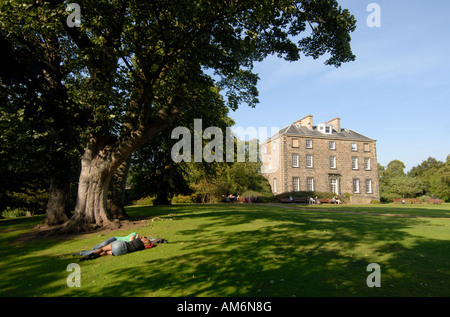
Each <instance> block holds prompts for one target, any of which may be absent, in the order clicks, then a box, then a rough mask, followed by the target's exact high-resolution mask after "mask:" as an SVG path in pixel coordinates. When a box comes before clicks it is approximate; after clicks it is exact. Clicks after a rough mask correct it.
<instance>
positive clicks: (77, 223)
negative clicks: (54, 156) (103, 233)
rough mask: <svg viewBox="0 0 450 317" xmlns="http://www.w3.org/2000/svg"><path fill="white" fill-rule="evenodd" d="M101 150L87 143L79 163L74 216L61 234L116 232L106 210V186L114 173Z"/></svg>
mask: <svg viewBox="0 0 450 317" xmlns="http://www.w3.org/2000/svg"><path fill="white" fill-rule="evenodd" d="M103 148H104V146H101V145H98V144H96V142H95V141H93V142H90V143H89V144H88V146H87V148H86V150H85V153H84V155H83V158H82V161H81V172H80V178H79V183H78V195H77V202H76V206H75V212H74V215H73V216H72V218H71V219H70V220H69V221H68V222H66V223H65V224H64V228H63V231H64V232H65V233H70V232H80V231H91V230H95V229H98V228H118V227H119V223H118V222H114V220H113V219H112V217H110V215H109V213H108V209H107V197H108V190H109V187H110V182H111V179H112V176H113V175H114V172H115V170H114V169H113V164H112V162H111V160H110V159H108V158H107V157H103V156H102V153H101V151H99V149H103Z"/></svg>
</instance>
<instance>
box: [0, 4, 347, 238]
mask: <svg viewBox="0 0 450 317" xmlns="http://www.w3.org/2000/svg"><path fill="white" fill-rule="evenodd" d="M67 4H68V2H67V1H57V0H47V1H40V0H37V1H35V0H33V1H8V2H6V3H4V4H2V6H3V7H2V10H4V12H6V13H5V14H4V15H3V16H2V19H3V18H5V15H7V14H15V15H17V16H16V17H15V18H16V20H15V21H14V22H12V19H10V21H11V23H7V24H4V25H3V26H4V27H5V28H4V32H5V34H6V37H8V36H10V34H12V33H14V32H15V31H16V30H17V29H18V28H19V29H20V28H21V27H22V28H24V29H27V30H29V31H30V33H31V34H35V35H36V37H37V38H38V39H39V40H40V41H41V42H42V43H43V44H44V45H48V44H52V43H53V45H50V46H49V49H51V50H54V51H53V55H54V56H60V57H62V58H61V60H60V62H59V64H58V65H55V66H59V67H55V69H52V71H54V74H55V76H56V75H61V77H56V78H57V79H58V80H59V81H57V82H56V84H58V85H59V84H62V87H60V88H61V90H60V91H59V92H58V96H57V98H55V99H56V100H64V98H66V96H65V95H66V94H67V99H66V100H71V101H73V102H74V104H75V105H76V106H73V105H72V104H71V103H68V104H65V105H64V106H61V107H58V109H68V110H69V109H70V110H71V111H72V110H74V109H79V114H73V115H72V116H73V117H77V116H78V117H79V116H81V115H80V114H83V116H82V117H83V118H85V120H84V123H85V129H84V134H83V135H82V136H81V137H80V138H79V140H80V142H82V143H81V144H83V148H84V152H83V154H82V158H81V171H80V176H79V181H78V194H77V202H76V206H75V211H74V215H73V216H72V218H71V219H70V220H69V221H68V222H67V223H66V225H65V230H67V231H78V230H89V229H95V228H98V227H107V226H111V225H114V222H113V221H112V217H111V215H110V213H109V211H108V204H107V198H108V191H109V189H110V184H111V181H112V179H113V177H114V175H115V173H116V171H117V170H118V169H119V167H120V166H122V165H123V164H124V163H126V162H127V161H128V160H129V158H130V156H131V154H132V153H133V152H134V151H135V150H137V149H138V148H139V147H141V146H142V145H143V144H145V143H146V142H147V141H148V140H149V139H151V138H152V137H154V136H155V135H157V134H158V133H160V132H161V131H163V130H164V129H166V128H167V127H169V126H170V124H171V122H173V120H174V119H175V118H176V116H177V115H178V114H180V113H183V112H184V111H188V110H186V109H193V108H194V109H200V108H201V107H202V106H204V104H203V103H202V102H201V101H202V100H201V98H200V95H201V94H202V92H206V91H210V90H211V88H212V87H215V86H218V87H220V88H222V89H223V91H224V94H225V98H226V101H225V104H226V105H227V106H228V107H230V108H231V109H236V108H237V107H238V106H239V104H241V103H247V104H249V105H251V106H254V105H255V104H256V103H257V102H258V100H257V95H258V92H257V89H256V85H257V79H258V76H257V74H255V73H254V72H253V71H252V68H253V63H254V62H255V61H261V60H263V59H264V58H265V57H267V56H268V55H271V54H276V55H278V56H279V57H282V58H284V59H286V60H288V61H295V60H298V59H299V58H300V56H301V55H306V56H312V57H313V58H318V57H319V56H321V55H324V54H327V56H328V59H327V60H326V64H328V65H335V66H340V65H341V63H344V62H349V61H352V60H354V55H353V54H352V52H351V49H350V33H351V32H352V31H353V30H354V28H355V19H354V17H353V16H352V15H351V14H350V13H349V12H348V11H347V10H343V9H342V8H341V7H340V6H339V5H338V3H337V1H335V0H314V1H311V0H297V1H293V0H275V1H273V0H260V1H254V0H211V1H208V0H207V1H184V0H183V1H181V0H170V1H169V0H151V1H143V0H109V1H106V0H94V1H92V0H90V1H86V0H83V1H77V4H78V5H79V7H80V14H81V26H80V27H73V25H72V24H71V23H67V16H68V13H67V12H66V11H65V10H66V6H67ZM36 12H38V13H39V15H36ZM9 18H11V16H9ZM33 18H37V19H39V20H38V21H39V24H36V23H31V24H30V23H29V21H30V19H33ZM305 31H306V32H308V33H304V32H305ZM67 52H70V54H69V53H67ZM68 68H69V69H68ZM42 72H43V70H42ZM212 74H214V77H212ZM45 75H46V74H45V73H44V76H45ZM217 78H219V79H217ZM62 96H64V98H61V97H62Z"/></svg>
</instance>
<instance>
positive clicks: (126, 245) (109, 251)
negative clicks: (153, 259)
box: [80, 236, 153, 261]
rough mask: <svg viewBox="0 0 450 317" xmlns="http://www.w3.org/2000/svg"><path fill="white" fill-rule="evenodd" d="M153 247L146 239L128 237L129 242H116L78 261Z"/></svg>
mask: <svg viewBox="0 0 450 317" xmlns="http://www.w3.org/2000/svg"><path fill="white" fill-rule="evenodd" d="M152 247H153V243H151V242H150V240H149V239H148V238H146V237H139V236H136V238H135V237H134V236H131V237H130V241H129V242H126V241H122V240H116V241H114V242H112V243H110V244H108V245H106V246H104V247H101V248H99V249H97V250H94V252H92V253H90V254H88V255H86V256H84V257H82V258H81V259H80V261H85V260H91V259H95V258H98V257H100V256H104V255H114V256H118V255H122V254H127V253H131V252H135V251H140V250H145V249H149V248H152Z"/></svg>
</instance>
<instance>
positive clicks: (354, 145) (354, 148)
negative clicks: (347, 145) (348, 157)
mask: <svg viewBox="0 0 450 317" xmlns="http://www.w3.org/2000/svg"><path fill="white" fill-rule="evenodd" d="M351 149H352V151H353V152H357V151H358V144H357V143H352V145H351Z"/></svg>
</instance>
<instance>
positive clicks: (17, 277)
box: [0, 204, 450, 297]
mask: <svg viewBox="0 0 450 317" xmlns="http://www.w3.org/2000/svg"><path fill="white" fill-rule="evenodd" d="M319 207H320V208H319ZM336 210H338V211H339V210H340V211H353V212H355V211H360V213H342V212H335V211H336ZM362 212H364V213H362ZM449 212H450V204H443V205H437V206H434V205H417V206H413V207H412V206H405V205H392V204H390V205H365V206H353V205H341V206H324V205H322V206H317V207H309V206H302V207H299V206H292V207H291V206H286V205H284V206H283V207H281V206H268V205H262V204H253V205H243V204H217V205H175V206H167V207H151V206H148V207H145V206H140V207H129V208H128V213H129V214H130V215H132V216H153V217H157V218H154V221H153V222H145V223H142V225H141V226H139V227H137V228H135V229H133V231H136V232H138V233H140V234H144V235H149V236H153V237H157V236H159V237H164V238H166V239H167V240H168V241H169V243H168V244H163V245H158V246H157V247H155V248H152V249H150V250H145V251H140V252H135V253H132V254H127V255H123V256H119V257H113V256H107V257H102V258H99V259H95V260H92V261H85V262H80V263H79V264H80V267H81V287H79V288H78V287H68V286H67V283H66V279H67V277H68V276H69V274H70V273H71V272H68V271H67V270H66V269H67V266H68V265H69V264H70V263H78V262H77V258H74V257H72V254H73V253H74V252H76V251H79V250H81V249H89V248H90V247H92V246H93V245H95V244H97V243H98V242H100V241H102V240H104V239H106V238H107V237H109V236H114V235H119V236H122V235H126V234H128V233H130V230H125V231H124V230H117V231H111V232H107V233H104V234H102V235H100V234H99V233H91V234H83V235H78V236H70V237H55V238H49V239H39V240H36V241H32V242H29V243H26V244H24V243H23V242H20V241H21V240H18V239H17V238H18V237H19V236H21V235H23V234H27V233H28V232H31V230H32V228H33V226H34V225H36V224H37V223H39V222H40V221H41V220H42V217H31V218H23V219H15V220H2V221H0V272H1V279H0V296H134V295H136V294H137V295H138V296H238V297H239V296H242V297H245V296H258V297H264V296H287V297H291V296H449V295H450V261H449V260H450V257H449V254H450V230H449V229H450V228H449V224H450V219H439V218H407V217H392V216H378V215H372V214H366V213H384V214H395V213H399V214H411V215H414V216H418V215H433V216H434V217H448V215H449ZM369 263H378V264H379V265H380V267H381V287H379V288H377V287H373V288H370V287H368V286H367V284H366V278H367V276H368V275H369V274H370V273H371V272H367V271H366V268H367V265H368V264H369Z"/></svg>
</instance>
